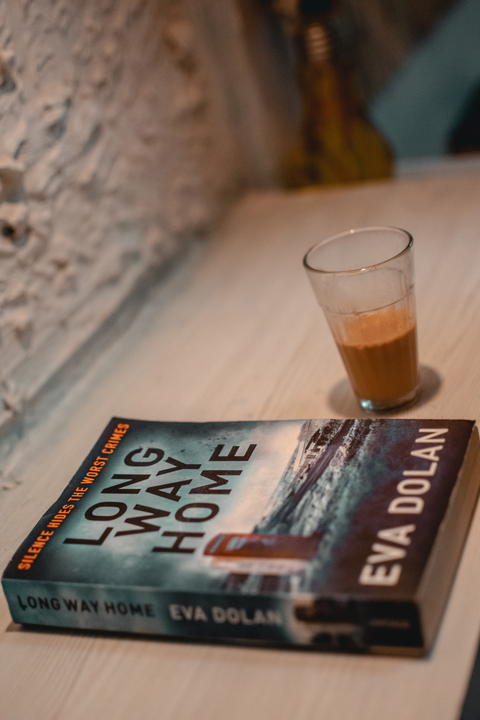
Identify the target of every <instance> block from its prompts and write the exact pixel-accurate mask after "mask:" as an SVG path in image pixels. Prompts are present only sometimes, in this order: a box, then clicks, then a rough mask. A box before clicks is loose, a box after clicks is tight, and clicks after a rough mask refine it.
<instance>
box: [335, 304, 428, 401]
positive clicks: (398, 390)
mask: <svg viewBox="0 0 480 720" xmlns="http://www.w3.org/2000/svg"><path fill="white" fill-rule="evenodd" d="M338 330H339V328H338V326H337V332H336V333H335V335H336V338H337V347H338V350H339V352H340V355H341V356H342V359H343V362H344V365H345V368H346V370H347V373H348V375H349V378H350V382H351V384H352V387H353V390H354V392H355V394H356V395H357V396H358V397H359V398H360V399H363V400H369V401H370V402H371V403H372V404H373V405H374V406H375V407H376V408H377V409H381V408H385V409H386V408H389V407H395V406H396V405H400V404H402V403H403V402H405V401H407V400H410V399H412V398H413V397H414V395H415V391H416V388H417V386H418V361H417V333H416V326H415V321H414V320H413V319H412V315H411V313H409V312H408V311H407V310H403V309H398V308H384V309H382V310H378V311H376V312H372V313H364V314H363V315H358V316H348V317H347V318H345V319H344V320H343V322H342V328H341V333H339V332H338Z"/></svg>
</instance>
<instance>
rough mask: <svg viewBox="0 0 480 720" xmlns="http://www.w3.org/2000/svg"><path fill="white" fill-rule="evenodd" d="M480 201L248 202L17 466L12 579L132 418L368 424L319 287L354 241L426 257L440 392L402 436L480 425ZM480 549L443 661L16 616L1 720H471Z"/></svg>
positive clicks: (173, 277) (424, 322)
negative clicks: (342, 239)
mask: <svg viewBox="0 0 480 720" xmlns="http://www.w3.org/2000/svg"><path fill="white" fill-rule="evenodd" d="M479 197H480V169H477V168H476V167H475V165H472V166H471V167H470V166H467V167H466V168H464V169H462V170H452V171H450V170H449V171H444V170H443V169H442V170H441V171H438V172H435V170H434V169H431V170H430V171H429V172H428V173H427V174H412V175H409V176H403V177H401V178H398V179H395V180H392V181H388V182H385V183H375V184H364V185H359V186H352V187H349V188H343V189H341V188H339V189H335V188H334V189H328V190H307V191H304V192H299V193H295V194H286V193H282V192H277V191H272V192H265V193H261V194H253V195H250V196H247V197H245V198H244V199H243V200H242V201H241V202H240V203H239V204H238V205H237V206H236V208H235V209H234V210H233V212H232V213H231V214H230V216H229V217H228V218H227V220H226V222H225V223H224V224H223V225H222V227H221V228H220V229H219V230H218V231H217V233H216V234H215V236H214V237H213V238H211V239H210V240H208V241H205V242H204V244H203V245H202V246H201V247H197V248H195V249H194V250H192V252H191V253H190V254H189V256H188V257H187V258H186V259H185V260H184V262H182V264H181V265H180V266H179V267H178V268H177V269H176V270H175V271H172V273H171V274H170V275H169V276H168V277H167V278H166V279H164V280H163V281H162V283H161V284H160V285H159V286H158V288H157V289H156V290H155V291H153V292H152V293H151V294H150V296H149V298H148V303H147V304H146V305H145V307H144V308H143V309H142V310H141V312H140V313H139V314H138V315H137V317H136V318H135V320H134V321H133V323H132V324H131V325H130V326H129V328H128V329H127V330H126V332H125V334H124V335H123V336H122V337H120V338H119V339H118V340H117V341H115V342H114V343H112V344H111V345H110V347H108V348H105V347H104V348H102V351H101V353H99V357H98V360H97V362H96V363H95V364H92V366H91V368H90V369H89V371H88V372H85V373H84V374H83V377H82V378H81V380H79V381H77V382H76V383H75V384H73V385H72V387H71V388H64V387H61V388H59V389H58V392H57V393H55V394H54V398H53V400H52V407H51V411H50V412H48V413H46V414H45V416H44V418H43V419H42V423H41V426H39V427H37V428H36V429H33V430H31V431H29V433H28V434H27V435H26V437H25V438H24V439H23V441H22V442H21V446H20V447H19V448H18V449H17V451H16V452H14V453H13V454H12V457H11V459H10V461H9V465H8V467H6V468H4V478H5V477H6V478H7V480H6V481H5V482H4V490H3V492H1V494H0V500H1V503H0V527H1V538H2V542H1V557H0V560H1V562H2V564H3V566H5V565H6V563H7V561H8V559H9V558H10V556H11V554H12V553H13V551H14V550H15V549H16V547H17V546H18V544H19V543H20V541H21V540H22V539H23V538H24V537H25V535H26V534H27V533H28V531H29V530H30V529H31V528H32V527H33V525H34V524H35V522H36V521H37V520H38V518H39V517H40V515H41V514H42V513H43V512H44V511H45V510H46V509H47V507H49V505H50V504H51V503H52V502H53V501H54V500H55V499H56V498H57V496H58V495H59V493H60V491H61V490H62V489H63V488H64V486H65V485H66V484H67V482H68V481H69V479H70V477H71V476H72V474H73V473H74V472H75V470H76V469H77V467H78V465H79V464H80V461H81V460H82V459H83V456H84V455H85V454H86V452H87V451H88V450H89V449H90V447H91V445H92V444H93V441H94V440H95V439H96V436H97V434H98V433H99V432H100V430H101V429H103V427H104V426H105V424H106V422H107V420H108V419H109V418H110V417H111V416H113V415H123V416H126V417H137V418H144V419H159V420H160V419H162V420H237V419H267V418H310V417H347V416H356V417H358V416H361V415H362V413H361V411H360V410H359V408H358V406H357V404H356V402H355V400H354V399H353V396H352V394H351V391H350V389H349V386H348V384H347V382H346V380H345V375H344V371H343V368H342V365H341V362H340V360H339V357H338V355H337V351H336V349H335V347H334V344H333V342H332V340H331V337H330V334H329V331H328V329H327V326H326V323H325V321H324V319H323V316H322V314H321V311H320V309H319V308H318V306H317V305H316V303H315V299H314V296H313V293H312V291H311V289H310V287H309V285H308V282H307V279H306V276H305V273H304V270H303V268H302V257H303V254H304V252H305V251H306V250H307V248H308V247H309V246H310V245H312V244H313V243H315V242H316V241H317V240H319V239H321V238H322V237H325V236H327V235H330V234H333V233H336V232H340V231H342V230H344V229H347V228H349V227H354V226H362V225H378V224H386V225H394V226H400V227H404V228H406V229H407V230H409V231H410V232H411V233H412V234H413V236H414V239H415V262H416V288H417V307H418V321H419V344H420V361H421V365H422V375H423V385H424V390H423V395H422V397H421V399H420V401H419V402H418V403H417V404H416V405H414V406H413V407H411V408H409V409H408V410H405V412H403V413H397V414H396V415H395V417H397V416H401V417H425V418H442V417H451V418H474V419H477V420H478V419H479V412H480V362H479V361H478V355H479V353H480V312H479V309H480V308H479V300H480V202H479ZM8 478H10V479H9V480H8ZM479 546H480V513H479V512H477V513H476V515H475V518H474V521H473V524H472V527H471V531H470V534H469V538H468V541H467V544H466V548H465V551H464V553H463V556H462V560H461V564H460V566H459V570H458V573H457V576H456V579H455V584H454V587H453V590H452V593H451V595H450V599H449V603H448V606H447V610H446V613H445V615H444V618H443V621H442V625H441V629H440V633H439V636H438V638H437V641H436V643H435V646H434V648H433V651H432V652H431V654H430V655H429V656H428V657H427V658H425V659H407V658H398V657H380V656H354V655H335V654H329V653H314V652H303V651H285V650H276V649H263V648H250V647H238V646H220V645H208V644H202V643H189V642H174V641H166V640H165V641H163V640H158V639H149V638H139V637H137V638H132V637H128V638H125V637H121V636H117V635H115V636H113V635H112V636H109V635H102V634H94V633H78V632H67V631H55V630H47V629H45V630H42V631H35V630H27V629H22V628H21V627H19V626H16V625H14V624H12V623H11V621H10V619H9V615H8V611H7V606H6V603H5V600H4V599H3V598H2V600H1V601H0V628H1V635H0V717H1V718H2V719H3V720H17V719H18V720H29V719H30V718H42V720H54V719H55V720H56V719H60V718H69V720H81V719H82V720H83V718H85V717H91V718H100V717H107V718H109V719H110V720H117V719H119V720H127V719H128V720H130V718H132V717H139V718H140V717H141V718H142V720H148V719H149V718H156V719H157V720H158V719H159V718H161V720H187V719H190V718H192V719H193V718H195V720H226V719H227V718H228V720H240V718H241V719H242V720H243V719H244V718H249V719H250V720H263V719H267V718H268V719H270V718H272V720H273V719H275V720H287V719H288V720H290V719H291V718H295V720H311V719H312V718H321V719H322V720H323V719H325V720H335V719H336V718H339V719H342V720H344V719H345V718H355V719H356V720H377V719H378V720H383V719H385V718H388V719H389V720H407V719H408V720H419V719H420V718H421V719H422V720H454V719H455V718H457V717H458V713H459V709H460V707H461V703H462V699H463V696H464V692H465V689H466V685H467V682H468V678H469V673H470V669H471V666H472V662H473V659H474V655H475V650H476V646H477V641H478V637H479V632H480V563H479V562H478V547H479Z"/></svg>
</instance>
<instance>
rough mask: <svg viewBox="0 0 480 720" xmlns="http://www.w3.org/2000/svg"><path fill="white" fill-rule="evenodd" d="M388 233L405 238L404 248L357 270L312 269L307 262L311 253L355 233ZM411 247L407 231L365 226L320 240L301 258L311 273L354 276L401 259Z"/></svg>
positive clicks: (383, 226)
mask: <svg viewBox="0 0 480 720" xmlns="http://www.w3.org/2000/svg"><path fill="white" fill-rule="evenodd" d="M380 230H383V231H386V230H387V231H389V232H391V231H392V230H393V231H394V232H395V233H399V234H401V235H403V236H404V237H405V240H406V244H405V247H403V248H402V249H401V250H400V251H399V252H397V253H395V254H394V255H390V256H389V257H388V258H386V259H385V260H381V261H380V262H377V263H372V264H370V265H364V266H363V267H359V268H350V269H348V270H325V269H322V268H319V267H314V266H313V265H312V264H310V262H309V255H310V254H311V253H313V252H314V251H315V250H317V249H318V248H320V247H322V246H323V245H327V244H328V243H331V242H333V241H334V240H340V239H341V238H345V237H348V236H349V235H354V234H355V233H362V232H372V231H380ZM412 247H413V236H412V234H411V233H409V232H408V230H405V229H404V228H400V227H396V226H394V225H366V226H364V227H355V228H350V229H349V230H344V231H343V232H340V233H337V234H336V235H330V236H329V237H326V238H324V239H323V240H320V241H319V242H317V243H315V245H312V247H311V248H309V250H307V252H306V253H305V255H304V256H303V266H304V267H305V269H306V270H310V271H311V272H315V273H320V274H321V275H356V274H358V273H363V272H368V271H370V270H376V269H377V268H379V267H382V265H386V264H387V263H389V262H391V261H392V260H395V258H398V257H401V256H402V255H404V254H405V253H406V252H408V251H409V250H410V249H411V248H412Z"/></svg>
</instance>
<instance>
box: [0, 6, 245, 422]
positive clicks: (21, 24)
mask: <svg viewBox="0 0 480 720" xmlns="http://www.w3.org/2000/svg"><path fill="white" fill-rule="evenodd" d="M203 2H204V4H207V5H209V6H210V13H214V6H215V3H213V4H212V3H210V2H209V1H208V0H203ZM212 5H213V6H212ZM198 12H199V5H198V3H195V0H191V1H189V0H185V1H183V0H83V1H82V2H72V0H4V2H2V3H1V4H0V183H1V187H0V191H1V195H0V200H1V203H0V262H1V274H0V348H1V353H2V363H1V375H0V396H1V398H2V401H3V407H0V421H1V420H2V418H3V419H4V418H5V416H7V417H9V416H12V415H15V414H16V413H20V412H21V410H22V407H23V406H25V405H26V404H28V402H29V401H30V400H31V399H32V398H33V397H34V396H35V394H36V393H38V392H39V389H40V388H41V387H42V386H43V385H44V384H45V382H46V381H47V380H48V378H49V377H52V376H53V375H54V374H55V372H56V370H58V368H59V367H61V366H62V365H63V364H65V363H66V362H68V360H69V359H71V358H72V357H73V356H74V354H75V352H76V349H78V347H80V346H81V345H82V343H84V342H86V340H87V339H88V337H89V336H91V335H92V333H93V332H94V331H95V329H96V328H98V327H99V326H100V325H101V324H102V322H106V321H108V318H109V317H110V315H111V314H112V313H114V312H115V309H116V308H117V307H118V306H119V304H120V303H121V302H122V299H124V298H126V297H128V296H129V295H130V294H131V293H132V291H133V290H134V289H135V287H136V286H138V284H139V283H140V282H141V281H142V277H144V275H145V273H146V272H148V269H149V268H151V267H152V266H158V267H162V266H163V265H164V264H165V263H166V262H167V261H168V260H169V258H171V257H172V256H173V255H174V254H175V253H177V252H179V251H180V250H181V248H182V247H183V246H184V245H185V244H186V243H187V242H188V241H189V240H190V239H191V238H192V236H196V235H199V234H203V233H205V232H207V231H208V230H209V228H211V226H212V225H213V224H214V223H215V221H216V219H217V218H218V217H219V215H220V214H221V212H222V210H223V209H224V208H225V206H226V204H227V203H228V201H229V199H230V198H231V197H232V196H233V195H234V194H235V192H236V191H237V190H238V188H239V187H240V186H241V184H242V183H243V181H244V178H245V175H246V170H245V164H244V162H243V160H242V151H241V148H239V145H238V142H237V137H236V134H235V131H234V128H233V125H232V118H231V109H230V108H229V107H227V98H226V97H225V93H224V87H222V85H221V82H220V81H219V79H218V76H217V75H216V73H215V72H214V69H215V67H216V66H218V58H215V57H212V51H211V47H210V43H209V38H208V32H207V33H205V32H204V33H202V32H199V31H198V29H197V27H196V22H195V20H196V14H197V15H198ZM222 12H224V10H223V11H222ZM237 52H238V47H237Z"/></svg>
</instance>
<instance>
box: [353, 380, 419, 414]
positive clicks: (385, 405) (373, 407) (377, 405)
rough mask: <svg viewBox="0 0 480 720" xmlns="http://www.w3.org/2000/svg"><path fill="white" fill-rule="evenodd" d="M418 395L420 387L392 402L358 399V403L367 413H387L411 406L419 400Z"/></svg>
mask: <svg viewBox="0 0 480 720" xmlns="http://www.w3.org/2000/svg"><path fill="white" fill-rule="evenodd" d="M418 393H419V386H418V385H417V387H416V388H414V389H413V390H412V391H411V392H409V393H407V395H403V397H400V398H395V399H394V400H391V401H390V402H376V401H375V400H365V399H363V398H358V402H359V403H360V407H361V408H362V410H365V412H385V411H387V410H395V409H396V408H399V407H403V406H404V405H410V404H411V403H413V402H414V401H415V400H416V399H417V397H418Z"/></svg>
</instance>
